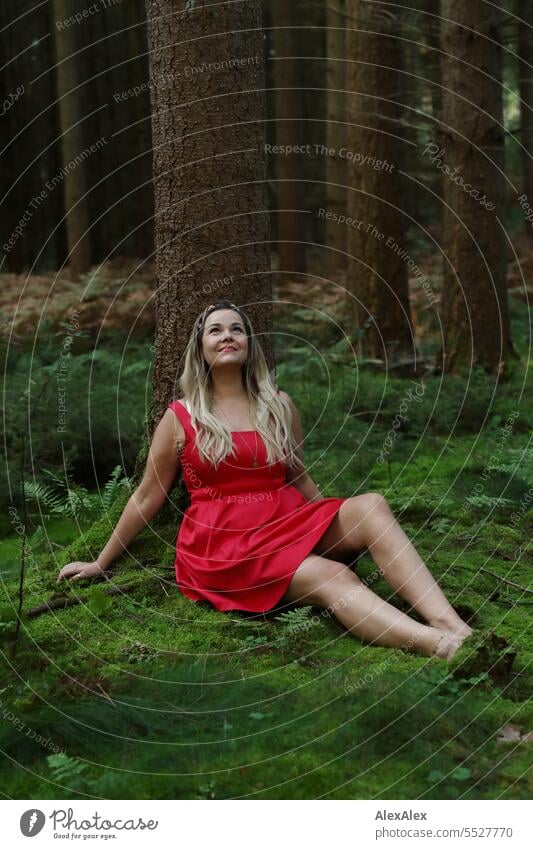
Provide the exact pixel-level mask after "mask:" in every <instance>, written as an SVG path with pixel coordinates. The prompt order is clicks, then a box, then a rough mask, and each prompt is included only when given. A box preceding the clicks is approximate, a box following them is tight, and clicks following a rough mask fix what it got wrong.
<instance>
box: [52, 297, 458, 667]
mask: <svg viewBox="0 0 533 849" xmlns="http://www.w3.org/2000/svg"><path fill="white" fill-rule="evenodd" d="M180 386H181V389H182V392H183V395H184V397H183V398H181V399H180V400H177V401H172V402H171V403H170V404H169V406H168V408H167V410H166V411H165V413H164V415H163V416H162V418H161V421H160V422H159V424H158V426H157V428H156V430H155V432H154V436H153V440H152V444H151V446H150V452H149V456H148V460H147V464H146V469H145V473H144V476H143V479H142V481H141V483H140V484H139V486H138V488H137V489H136V491H135V492H134V494H133V495H132V496H131V498H130V499H129V501H128V503H127V505H126V507H125V509H124V512H123V513H122V516H121V517H120V519H119V521H118V523H117V526H116V528H115V530H114V531H113V533H112V535H111V537H110V539H109V541H108V543H107V544H106V546H105V547H104V549H103V550H102V552H101V553H100V555H99V556H98V557H97V559H96V560H95V561H94V562H93V563H81V562H76V563H70V564H68V565H67V566H65V567H64V568H63V569H61V571H60V573H59V576H58V580H60V579H63V578H72V579H77V578H85V577H90V576H92V575H100V574H102V572H104V571H105V570H106V569H107V568H108V567H109V565H110V564H111V563H112V561H113V560H114V559H115V558H116V557H117V556H118V555H119V554H120V553H121V552H122V551H123V550H124V549H125V548H126V547H127V545H128V544H129V543H130V542H131V540H132V539H133V538H134V537H135V536H136V535H137V533H138V532H139V531H140V530H141V529H142V528H143V527H144V526H145V524H147V523H148V522H150V521H151V519H152V518H153V517H154V516H155V515H156V513H157V512H158V511H159V510H160V508H161V507H162V505H163V503H164V502H165V499H166V497H167V493H168V492H169V490H170V488H171V486H172V483H173V481H174V478H175V475H176V472H177V471H178V468H179V467H181V469H182V473H183V475H184V480H185V483H186V485H187V489H188V491H189V493H190V495H191V504H190V506H189V507H188V508H187V510H186V511H185V513H184V516H183V519H182V522H181V524H180V529H179V533H178V539H177V546H176V561H175V569H176V580H177V584H178V587H179V589H180V590H181V592H182V593H183V594H184V595H186V596H187V597H188V598H191V599H193V600H196V601H198V600H203V601H207V602H209V603H210V604H212V605H213V606H214V607H216V608H217V609H218V610H246V611H253V612H259V611H262V612H266V611H268V610H272V609H273V608H275V607H277V606H279V605H280V604H285V603H296V604H305V605H309V604H311V605H318V606H321V607H324V608H328V609H330V610H331V611H332V612H334V613H335V615H336V616H337V618H338V619H339V621H340V622H341V623H342V624H343V625H344V626H345V627H346V628H347V629H348V631H349V632H350V633H351V634H353V635H355V636H357V637H359V638H360V639H361V640H364V641H367V642H369V643H375V644H377V645H382V646H401V647H404V648H413V649H414V650H415V651H417V652H419V653H420V654H422V655H425V656H432V655H435V656H437V657H441V658H446V659H450V658H451V657H453V655H454V654H455V652H456V651H457V649H458V648H459V646H460V644H461V643H462V642H463V640H465V639H466V638H467V637H469V636H470V635H471V634H472V633H473V632H472V629H471V628H470V627H469V626H468V625H467V624H466V623H465V622H464V621H463V620H462V619H461V618H460V617H459V616H458V614H457V613H456V612H455V610H454V609H453V607H452V605H451V604H450V603H449V602H448V600H447V599H446V596H445V595H444V593H443V592H442V590H441V589H440V587H439V586H438V584H437V583H436V582H435V580H434V579H433V577H432V575H431V573H430V572H429V570H428V569H427V567H426V566H425V564H424V562H423V561H422V559H421V557H420V556H419V555H418V553H417V552H416V550H415V548H414V546H413V545H412V543H411V542H410V541H409V539H408V538H407V536H406V535H405V533H404V531H403V530H402V529H401V527H400V526H399V524H398V522H397V521H396V519H395V517H394V515H393V513H392V511H391V510H390V508H389V506H388V504H387V502H386V501H385V499H384V498H383V497H382V496H381V495H379V494H378V493H375V492H370V493H365V494H363V495H358V496H354V497H351V498H322V496H321V493H320V491H319V490H318V488H317V486H316V484H315V483H314V481H313V480H312V479H311V477H310V476H309V474H307V472H306V470H305V466H304V463H303V451H302V444H303V434H302V426H301V421H300V416H299V413H298V410H297V408H296V407H295V405H294V403H293V402H292V400H291V398H290V397H289V396H288V395H287V393H286V392H282V391H280V390H276V388H275V386H274V385H273V383H272V381H271V379H270V376H269V372H268V367H267V363H266V360H265V357H264V355H263V352H262V350H261V348H260V346H259V343H258V341H257V338H256V336H255V335H254V333H253V329H252V326H251V323H250V320H249V318H248V316H247V315H246V314H245V313H244V312H243V310H241V309H240V308H239V307H237V306H235V304H232V303H231V302H230V301H227V300H221V301H219V302H218V303H216V304H211V305H210V306H209V307H207V308H206V309H205V310H204V311H203V312H202V313H201V314H200V315H199V316H198V318H197V320H196V322H195V325H194V327H193V331H192V333H191V336H190V339H189V342H188V346H187V351H186V356H185V367H184V371H183V375H182V377H181V378H180ZM361 549H368V551H369V552H370V554H371V556H372V558H373V559H374V561H375V563H376V565H377V567H378V569H379V572H380V574H381V575H382V576H383V577H384V578H385V579H386V580H387V581H388V583H389V584H390V586H391V587H392V588H393V589H394V590H396V591H397V592H398V593H400V595H402V596H403V597H404V598H405V599H407V601H408V602H409V603H410V604H411V605H412V607H414V608H415V609H416V610H417V611H418V612H419V613H420V614H421V615H422V617H424V619H425V620H426V621H427V623H428V624H421V623H419V622H417V621H415V620H414V619H412V618H411V617H409V616H407V615H406V614H404V613H402V612H401V611H399V610H398V609H397V608H395V607H394V606H393V605H391V604H389V603H388V602H386V601H384V600H383V599H381V598H380V597H379V596H377V595H376V594H375V593H374V592H373V591H372V590H371V589H370V587H369V586H367V585H366V584H364V583H363V582H362V581H361V580H360V579H359V578H358V577H357V575H355V574H354V573H353V571H352V570H351V569H350V568H349V567H348V566H346V565H345V564H344V563H343V562H341V560H342V559H343V558H344V557H345V556H346V555H349V554H352V555H353V554H354V553H355V552H357V551H359V550H361ZM339 558H340V559H339Z"/></svg>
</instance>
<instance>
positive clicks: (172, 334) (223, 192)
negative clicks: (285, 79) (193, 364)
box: [147, 0, 273, 426]
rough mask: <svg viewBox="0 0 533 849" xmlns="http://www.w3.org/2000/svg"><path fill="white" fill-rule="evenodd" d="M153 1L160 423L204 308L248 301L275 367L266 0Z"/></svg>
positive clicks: (243, 304)
mask: <svg viewBox="0 0 533 849" xmlns="http://www.w3.org/2000/svg"><path fill="white" fill-rule="evenodd" d="M189 7H191V3H190V2H185V0H181V2H177V3H176V2H172V0H148V2H147V19H148V44H149V51H150V56H149V63H150V82H151V89H150V94H151V100H152V134H153V180H154V192H155V210H156V211H155V245H156V274H157V291H156V297H155V310H156V341H155V358H154V372H153V405H154V408H153V417H152V423H153V426H155V425H156V424H157V422H158V421H159V418H160V417H161V415H162V414H163V412H164V410H165V409H166V407H167V405H168V403H169V401H170V400H171V399H172V398H175V397H177V396H176V392H177V391H178V390H177V385H176V381H177V378H178V376H179V374H180V372H181V370H182V368H183V360H182V358H183V354H184V351H185V346H186V343H187V340H188V338H189V334H190V332H191V329H192V324H193V321H194V319H195V318H196V316H197V315H198V313H199V312H200V311H201V310H202V309H203V308H204V307H206V306H207V305H209V304H211V303H214V302H215V301H217V300H218V299H219V298H222V297H225V298H229V299H230V300H232V301H233V302H234V303H236V304H237V305H239V306H241V307H243V309H245V310H246V311H247V312H248V313H249V315H250V318H251V321H252V324H253V326H254V330H255V332H256V333H257V334H258V336H259V338H260V341H261V346H262V347H263V350H264V351H265V355H266V357H267V361H268V363H269V366H270V367H271V368H272V367H273V347H272V342H271V330H272V307H271V304H272V291H271V284H270V251H269V238H270V222H269V211H268V203H267V183H266V152H265V144H264V128H265V117H266V114H265V97H264V89H265V84H264V52H263V30H262V17H261V2H260V0H251V2H246V3H229V4H226V5H222V6H220V5H213V4H211V3H210V2H206V0H202V2H195V3H194V5H193V6H192V8H190V9H189Z"/></svg>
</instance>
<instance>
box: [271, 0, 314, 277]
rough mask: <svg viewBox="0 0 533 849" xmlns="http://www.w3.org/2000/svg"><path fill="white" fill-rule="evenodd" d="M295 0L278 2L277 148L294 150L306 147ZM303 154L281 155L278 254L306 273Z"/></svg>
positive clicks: (284, 266)
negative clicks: (295, 27) (304, 142)
mask: <svg viewBox="0 0 533 849" xmlns="http://www.w3.org/2000/svg"><path fill="white" fill-rule="evenodd" d="M297 11H298V10H297V8H296V7H295V0H291V2H290V3H289V2H287V0H272V27H273V30H272V32H273V45H274V50H275V53H276V56H275V60H274V86H275V89H276V99H275V110H276V145H279V146H282V147H283V148H284V149H287V148H289V149H293V150H294V148H296V147H299V146H300V145H302V144H303V140H304V135H305V133H304V109H303V93H302V91H301V86H302V79H301V74H300V63H301V60H299V59H297V58H294V57H295V55H296V54H297V53H298V52H299V51H298V30H296V29H292V28H291V27H294V26H295V25H296V22H297V20H298V15H297ZM304 155H305V154H302V153H291V154H290V155H284V154H282V153H278V154H276V155H275V162H276V166H277V167H276V175H277V179H276V189H277V191H276V196H277V249H278V269H279V271H281V272H283V271H293V272H300V273H302V274H304V273H305V270H306V256H305V244H306V238H305V212H304V210H305V208H306V203H305V194H306V192H305V186H306V183H305V182H304V176H305V168H304V160H303V156H304Z"/></svg>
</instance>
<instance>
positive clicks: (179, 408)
mask: <svg viewBox="0 0 533 849" xmlns="http://www.w3.org/2000/svg"><path fill="white" fill-rule="evenodd" d="M185 403H186V404H187V409H185V407H184V406H183V404H182V403H181V402H180V401H171V402H170V404H169V405H168V407H167V409H169V410H174V412H175V413H176V415H177V417H178V419H179V420H180V422H181V424H182V425H183V430H184V431H185V438H186V441H188V439H189V437H190V433H191V431H190V427H191V421H190V416H191V414H190V412H189V402H188V401H186V402H185Z"/></svg>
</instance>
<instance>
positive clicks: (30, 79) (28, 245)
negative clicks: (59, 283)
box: [0, 0, 63, 274]
mask: <svg viewBox="0 0 533 849" xmlns="http://www.w3.org/2000/svg"><path fill="white" fill-rule="evenodd" d="M0 31H1V35H0V41H1V51H2V57H3V67H2V74H1V75H0V103H1V104H2V126H3V131H4V132H3V141H4V144H3V146H2V148H3V150H2V158H1V167H0V183H1V185H0V198H1V199H2V201H1V210H2V211H1V225H0V228H1V231H2V239H1V241H0V244H2V245H5V246H6V248H5V250H4V252H5V260H4V264H3V266H2V270H3V271H11V272H15V273H22V272H23V271H24V270H26V271H30V270H31V271H32V273H34V274H35V273H41V272H43V271H49V270H51V269H54V268H57V258H58V253H57V247H58V241H59V240H58V236H57V233H55V234H54V235H51V234H52V233H53V231H54V228H55V227H56V225H57V224H58V223H59V221H60V220H61V218H62V216H63V200H62V195H61V189H56V190H51V191H48V190H47V189H46V182H47V180H48V179H49V178H51V177H53V175H54V174H55V173H57V164H56V157H55V152H56V145H55V144H54V139H55V138H56V137H57V135H58V132H59V130H58V127H57V124H56V120H55V118H56V112H55V107H54V106H51V105H50V104H53V102H54V100H55V91H54V84H53V78H52V75H51V74H50V73H49V69H50V67H51V66H52V65H53V57H52V56H51V50H50V39H49V38H47V32H48V31H49V20H48V8H47V6H46V5H43V4H41V5H39V6H35V4H32V3H30V2H29V0H24V2H22V3H21V2H19V3H15V2H14V0H3V2H2V3H1V4H0ZM21 219H23V221H22V224H21ZM16 228H18V232H17V230H16ZM8 243H9V244H8Z"/></svg>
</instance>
